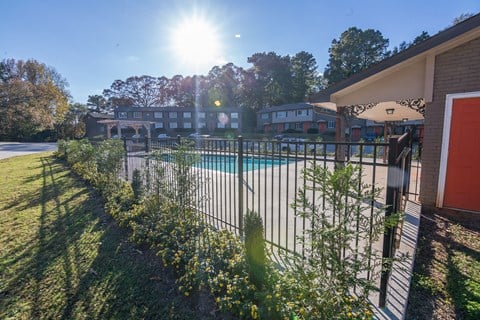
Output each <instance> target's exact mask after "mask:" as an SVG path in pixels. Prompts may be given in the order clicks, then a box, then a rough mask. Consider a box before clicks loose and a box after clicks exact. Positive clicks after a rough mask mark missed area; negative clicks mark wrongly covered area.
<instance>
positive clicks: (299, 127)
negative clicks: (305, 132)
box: [295, 122, 302, 130]
mask: <svg viewBox="0 0 480 320" xmlns="http://www.w3.org/2000/svg"><path fill="white" fill-rule="evenodd" d="M295 129H297V130H298V129H300V130H301V129H302V123H301V122H296V123H295Z"/></svg>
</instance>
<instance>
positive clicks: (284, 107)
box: [257, 102, 332, 114]
mask: <svg viewBox="0 0 480 320" xmlns="http://www.w3.org/2000/svg"><path fill="white" fill-rule="evenodd" d="M313 107H314V106H313V105H311V104H309V103H305V102H299V103H290V104H282V105H280V106H272V107H266V108H264V109H262V110H259V111H258V112H257V113H268V112H275V111H291V110H305V109H312V108H313ZM318 109H322V111H324V112H325V113H327V114H328V113H331V112H332V111H331V110H329V109H325V108H321V107H320V108H318V107H317V108H315V110H316V111H317V112H318V111H319V110H318Z"/></svg>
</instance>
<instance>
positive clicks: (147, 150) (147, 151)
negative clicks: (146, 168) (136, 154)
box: [145, 137, 150, 153]
mask: <svg viewBox="0 0 480 320" xmlns="http://www.w3.org/2000/svg"><path fill="white" fill-rule="evenodd" d="M145 152H146V153H149V152H150V139H149V138H148V137H145Z"/></svg>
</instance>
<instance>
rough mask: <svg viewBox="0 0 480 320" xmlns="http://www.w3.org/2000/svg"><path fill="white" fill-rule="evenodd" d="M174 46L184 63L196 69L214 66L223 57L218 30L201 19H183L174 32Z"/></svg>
mask: <svg viewBox="0 0 480 320" xmlns="http://www.w3.org/2000/svg"><path fill="white" fill-rule="evenodd" d="M172 45H173V51H174V52H175V54H176V55H177V56H178V57H179V58H181V59H182V62H183V63H189V64H192V65H194V66H196V67H202V66H205V65H209V64H210V65H214V64H215V63H216V61H217V60H218V58H219V57H220V56H221V53H220V41H219V39H218V33H217V30H216V29H215V27H214V26H213V25H212V24H210V23H209V22H208V21H207V20H206V19H204V18H200V17H191V18H188V19H187V18H186V19H183V22H181V23H180V24H179V25H178V26H177V27H176V28H175V29H174V30H173V32H172Z"/></svg>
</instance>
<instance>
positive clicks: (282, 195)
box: [124, 134, 419, 306]
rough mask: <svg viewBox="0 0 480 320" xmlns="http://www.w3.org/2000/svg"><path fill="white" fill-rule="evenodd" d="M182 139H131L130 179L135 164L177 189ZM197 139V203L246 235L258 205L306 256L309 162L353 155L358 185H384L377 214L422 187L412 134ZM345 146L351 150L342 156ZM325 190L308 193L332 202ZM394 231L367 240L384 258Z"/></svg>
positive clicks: (274, 229)
mask: <svg viewBox="0 0 480 320" xmlns="http://www.w3.org/2000/svg"><path fill="white" fill-rule="evenodd" d="M180 139H183V138H180V137H178V138H167V139H160V140H157V139H151V140H150V139H148V140H126V139H125V140H124V147H125V157H126V158H125V168H124V174H125V178H126V179H127V180H130V179H131V178H132V173H133V170H135V169H138V170H141V171H142V172H144V174H145V173H147V174H145V175H144V176H145V183H146V184H147V187H148V188H151V189H152V188H156V186H154V185H152V184H151V181H155V180H156V179H158V174H161V175H162V179H164V180H165V181H164V183H165V185H167V186H170V187H172V188H174V187H175V186H176V181H175V179H176V178H175V176H174V173H173V168H174V154H175V152H176V150H177V148H178V146H179V145H180V142H181V141H180ZM190 141H191V143H192V146H193V148H192V150H193V151H192V155H194V156H195V157H196V161H195V162H194V164H193V168H192V172H193V175H192V179H194V180H195V186H196V187H195V192H194V195H193V196H194V199H195V200H194V203H195V206H196V208H197V209H198V210H199V211H200V212H201V213H202V214H203V216H204V218H205V220H206V221H207V222H209V223H210V224H211V225H212V226H214V227H216V228H219V229H220V228H223V229H229V230H231V231H233V232H235V233H237V234H239V235H242V231H243V225H242V223H243V215H244V214H245V212H246V211H247V210H252V211H256V212H258V213H259V214H260V215H261V216H262V218H263V222H264V233H265V234H264V236H265V239H266V241H267V243H269V244H270V245H271V246H272V247H273V248H277V249H280V250H285V251H288V252H292V253H294V254H298V255H302V256H304V255H305V249H306V248H305V247H304V245H305V244H304V242H302V241H299V240H298V238H299V237H298V236H303V235H305V231H306V230H308V229H309V228H310V224H309V221H307V220H306V219H305V218H300V217H299V216H298V215H297V211H296V210H297V209H296V207H295V206H291V204H292V203H293V202H294V201H295V198H296V195H297V191H298V189H299V188H303V189H305V187H306V185H307V180H306V178H305V176H304V175H303V174H302V171H303V169H304V168H307V167H308V166H314V167H315V166H317V167H321V168H323V169H332V170H333V169H334V168H335V166H338V165H343V164H344V163H345V162H349V163H353V164H356V165H358V166H360V167H361V174H360V176H359V177H358V181H359V183H358V189H359V190H360V188H362V186H363V185H365V184H367V185H370V186H371V188H372V191H373V190H374V189H375V188H382V191H381V193H380V197H379V199H378V202H375V203H374V202H372V203H369V204H368V205H367V209H362V212H361V214H362V215H366V216H370V217H372V216H373V214H374V211H375V210H378V208H379V207H383V206H386V211H385V214H386V215H390V214H392V213H394V212H397V211H399V210H402V205H401V200H402V199H403V198H404V196H405V195H409V194H411V193H410V191H409V190H410V189H413V190H415V193H417V192H418V188H417V181H418V176H419V171H418V170H419V166H417V171H416V172H415V175H416V176H414V177H413V178H411V172H410V167H411V162H412V156H411V155H412V153H411V149H410V148H411V139H410V135H409V134H407V135H404V136H402V137H400V138H398V137H392V138H391V139H390V140H389V143H349V142H343V143H340V142H324V141H302V140H300V139H296V140H293V139H291V140H282V141H278V140H268V139H265V140H250V139H243V138H242V137H238V138H236V139H217V138H208V139H191V140H190ZM339 152H341V154H342V155H343V156H342V158H341V159H340V158H339V157H338V154H339ZM387 156H388V157H387ZM387 159H388V161H387ZM156 175H157V176H156ZM318 190H319V188H309V190H308V191H307V196H308V197H309V199H312V201H313V202H314V203H313V204H314V205H315V203H316V204H319V205H323V206H325V194H324V193H322V192H321V191H318ZM415 196H416V195H415ZM332 219H335V216H333V217H332ZM333 222H335V221H333ZM352 223H353V224H354V223H355V221H353V222H352ZM356 223H357V225H358V223H359V222H358V221H357V222H356ZM394 234H395V230H393V229H392V230H388V232H387V233H386V234H385V238H384V239H381V240H380V241H377V242H374V241H371V242H370V243H368V244H367V246H368V247H369V250H379V251H380V250H381V251H382V252H383V256H384V257H387V258H391V257H393V254H394V249H393V248H394ZM357 242H358V241H357ZM357 246H358V243H357ZM343 254H344V255H345V251H344V252H343ZM366 276H367V278H369V277H370V276H371V275H370V274H368V275H366ZM388 277H389V274H388V273H386V272H384V273H383V274H382V277H381V280H380V289H381V291H380V306H383V305H384V304H385V293H386V285H387V282H388Z"/></svg>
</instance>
